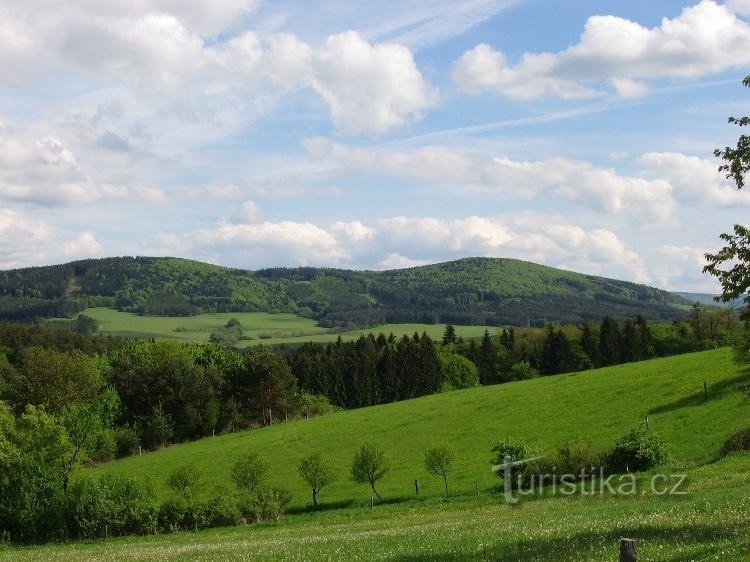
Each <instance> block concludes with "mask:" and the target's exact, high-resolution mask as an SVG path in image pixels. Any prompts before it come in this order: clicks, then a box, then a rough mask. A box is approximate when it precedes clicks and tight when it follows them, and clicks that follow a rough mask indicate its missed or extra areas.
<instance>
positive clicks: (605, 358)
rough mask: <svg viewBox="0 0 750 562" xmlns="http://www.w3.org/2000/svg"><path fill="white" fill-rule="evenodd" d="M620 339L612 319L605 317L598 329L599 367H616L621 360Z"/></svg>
mask: <svg viewBox="0 0 750 562" xmlns="http://www.w3.org/2000/svg"><path fill="white" fill-rule="evenodd" d="M621 347H622V337H621V335H620V327H619V326H618V325H617V321H616V320H615V319H614V318H610V317H609V316H605V317H604V319H603V320H602V325H601V328H599V361H600V363H601V365H603V366H607V365H617V364H618V363H620V360H621V357H622V355H621V351H622V350H621Z"/></svg>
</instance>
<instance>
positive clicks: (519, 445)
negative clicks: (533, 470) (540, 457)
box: [490, 438, 531, 487]
mask: <svg viewBox="0 0 750 562" xmlns="http://www.w3.org/2000/svg"><path fill="white" fill-rule="evenodd" d="M491 451H492V452H493V453H494V455H493V457H492V459H491V460H490V462H491V463H492V465H493V466H498V465H505V462H506V460H507V459H506V457H510V460H511V462H515V461H520V460H525V459H527V458H529V457H530V456H531V453H530V449H529V446H528V444H527V443H526V442H525V441H524V440H522V439H517V438H516V439H510V438H507V439H501V440H499V441H497V442H496V443H495V444H494V445H493V446H492V449H491ZM524 471H525V467H524V466H523V465H521V466H513V467H512V468H511V470H510V476H511V485H512V486H513V487H516V486H517V484H518V475H520V474H523V473H524ZM495 474H496V475H497V476H499V477H500V478H503V479H504V478H505V471H504V470H498V471H497V472H496V473H495Z"/></svg>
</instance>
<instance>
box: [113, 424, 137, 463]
mask: <svg viewBox="0 0 750 562" xmlns="http://www.w3.org/2000/svg"><path fill="white" fill-rule="evenodd" d="M115 443H116V455H117V458H122V457H129V456H130V455H134V454H135V453H136V452H137V451H138V447H139V446H140V444H141V440H140V438H139V437H138V432H137V431H135V430H134V429H133V428H131V427H118V428H117V430H116V432H115Z"/></svg>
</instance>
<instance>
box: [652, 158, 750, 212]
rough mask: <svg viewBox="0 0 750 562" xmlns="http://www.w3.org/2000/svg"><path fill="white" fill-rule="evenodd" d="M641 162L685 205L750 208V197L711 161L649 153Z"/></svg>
mask: <svg viewBox="0 0 750 562" xmlns="http://www.w3.org/2000/svg"><path fill="white" fill-rule="evenodd" d="M641 162H642V163H643V164H644V165H645V166H646V167H647V168H648V170H650V171H651V173H652V174H653V175H654V176H656V177H660V178H664V179H666V180H667V181H669V182H670V183H671V184H672V186H673V193H674V196H675V198H677V199H679V200H681V201H686V202H699V203H709V204H712V205H719V206H728V205H750V193H748V192H745V191H739V190H738V189H737V188H736V186H735V185H734V184H733V183H732V182H730V181H729V180H727V179H726V178H725V177H724V175H723V174H720V173H719V172H718V171H717V170H718V166H719V165H718V164H717V163H716V162H714V161H712V160H706V159H704V158H698V157H697V156H687V155H685V154H681V153H679V152H649V153H648V154H644V155H643V156H642V157H641Z"/></svg>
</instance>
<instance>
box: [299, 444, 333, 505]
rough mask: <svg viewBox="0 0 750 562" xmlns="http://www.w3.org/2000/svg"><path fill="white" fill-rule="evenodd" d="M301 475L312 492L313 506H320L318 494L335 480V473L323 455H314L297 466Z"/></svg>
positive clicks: (305, 458)
mask: <svg viewBox="0 0 750 562" xmlns="http://www.w3.org/2000/svg"><path fill="white" fill-rule="evenodd" d="M297 468H298V469H299V473H300V475H301V476H302V478H304V480H305V482H307V484H308V485H309V486H310V490H311V491H312V499H313V505H314V506H315V507H317V505H318V493H319V492H320V490H322V489H323V488H325V487H326V486H327V485H328V484H330V482H331V481H332V480H333V473H332V472H331V469H330V468H328V465H327V464H326V461H325V459H324V458H323V455H321V454H320V453H313V454H311V455H308V456H307V457H304V458H303V459H302V460H300V461H299V464H298V465H297Z"/></svg>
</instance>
